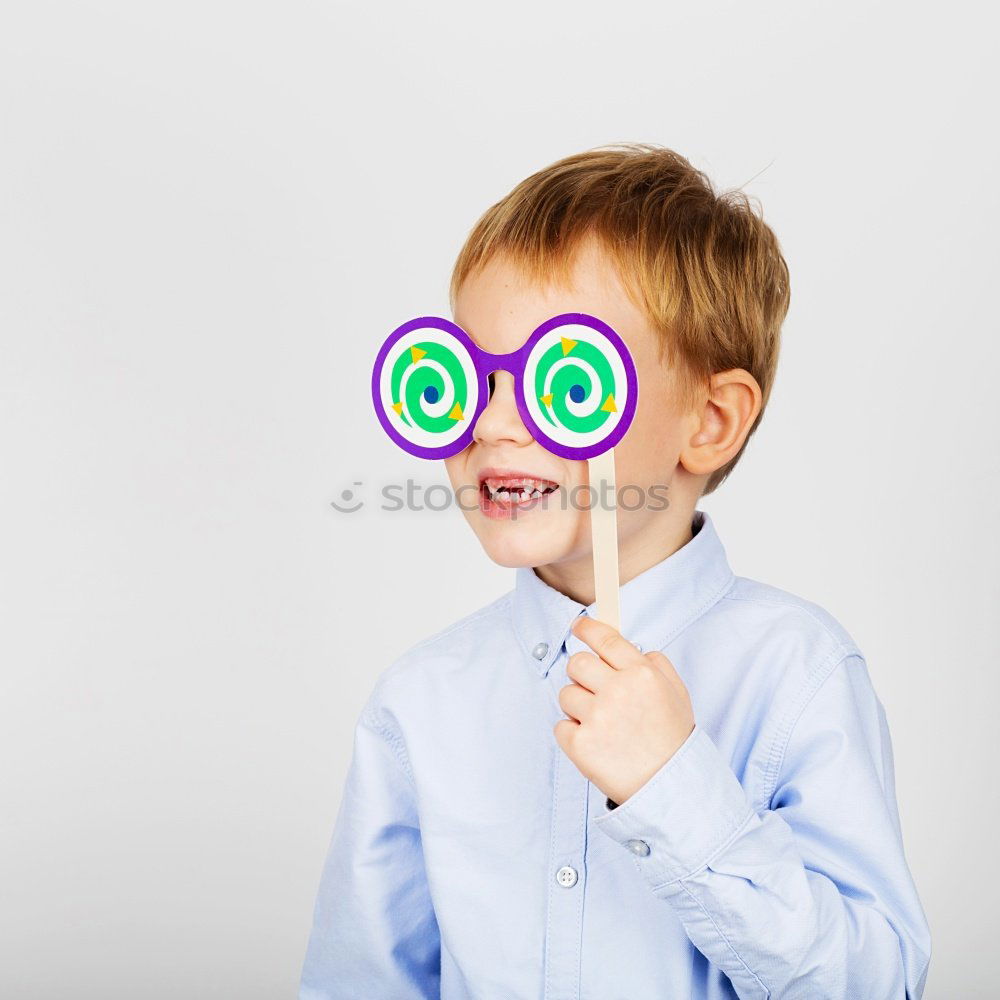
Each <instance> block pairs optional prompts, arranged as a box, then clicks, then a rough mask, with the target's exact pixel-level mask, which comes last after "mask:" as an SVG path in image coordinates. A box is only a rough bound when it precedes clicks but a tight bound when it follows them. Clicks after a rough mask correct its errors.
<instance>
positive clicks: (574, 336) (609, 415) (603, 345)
mask: <svg viewBox="0 0 1000 1000" xmlns="http://www.w3.org/2000/svg"><path fill="white" fill-rule="evenodd" d="M628 391H629V390H628V384H627V378H626V374H625V367H624V364H623V362H622V357H621V354H620V353H619V351H618V349H617V348H616V347H615V346H614V344H612V343H611V342H610V340H609V339H608V338H607V337H605V336H604V335H603V334H602V333H601V332H600V331H599V330H597V329H594V328H592V327H590V326H584V325H582V324H566V325H563V326H560V327H557V328H555V329H553V330H551V331H550V332H549V333H547V334H546V335H545V336H544V337H542V338H541V339H540V340H539V341H538V343H537V344H535V346H534V347H533V349H532V350H531V353H530V355H529V357H528V359H527V362H526V364H525V374H524V396H525V404H526V405H527V407H528V410H529V411H530V413H531V415H532V417H533V419H534V421H535V423H536V424H537V425H538V427H539V429H540V430H541V431H542V432H543V434H545V435H547V436H548V437H549V438H551V439H552V440H553V441H555V442H556V443H557V444H560V445H562V446H564V447H567V448H581V449H584V448H586V449H592V448H594V447H596V446H598V445H599V444H600V442H601V441H603V440H604V439H605V438H607V437H608V436H609V435H611V433H612V432H613V431H614V430H615V428H616V427H617V426H618V424H619V421H620V420H621V415H622V412H623V410H624V407H625V404H626V402H627V395H628Z"/></svg>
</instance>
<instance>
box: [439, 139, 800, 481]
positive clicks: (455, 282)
mask: <svg viewBox="0 0 1000 1000" xmlns="http://www.w3.org/2000/svg"><path fill="white" fill-rule="evenodd" d="M754 200H755V199H754ZM758 207H759V203H758ZM588 235H594V236H597V237H598V238H599V239H600V241H601V243H602V244H603V246H604V247H605V249H606V250H607V251H608V252H609V254H610V255H611V258H612V260H613V261H614V262H615V264H616V265H617V268H618V271H619V274H620V276H621V279H622V283H623V285H624V287H625V288H626V290H627V291H628V294H629V295H630V296H631V297H632V299H633V301H634V302H635V303H636V304H637V305H638V306H639V308H641V309H642V310H643V312H644V313H645V314H646V316H647V317H648V319H649V321H650V323H651V325H652V327H653V329H654V330H655V331H656V332H657V333H658V334H659V335H660V338H661V356H662V355H663V353H664V351H665V354H666V358H667V360H668V361H669V363H670V364H671V365H672V366H674V367H675V368H676V370H677V372H678V374H679V375H680V381H681V383H682V394H683V395H685V396H686V397H687V398H686V400H685V402H691V401H693V400H694V398H696V397H695V393H696V391H697V387H698V386H699V385H701V386H704V384H705V382H706V381H707V379H708V377H709V376H710V375H712V374H713V373H715V372H720V371H726V370H728V369H731V368H743V369H745V370H746V371H748V372H750V374H751V375H753V377H754V378H755V379H756V380H757V382H758V384H759V385H760V388H761V393H762V397H763V398H762V403H761V409H760V413H759V414H758V416H757V419H756V420H755V421H754V423H753V425H752V426H751V428H750V432H749V434H748V435H747V441H749V439H750V436H751V435H752V434H753V432H754V431H755V430H756V429H757V427H758V425H759V424H760V421H761V418H762V417H763V415H764V407H765V406H766V404H767V400H768V397H769V395H770V391H771V386H772V384H773V382H774V375H775V370H776V367H777V362H778V349H779V343H780V333H781V324H782V321H783V320H784V318H785V314H786V313H787V311H788V303H789V281H788V267H787V265H786V264H785V259H784V257H783V256H782V254H781V248H780V246H779V244H778V240H777V238H776V237H775V235H774V233H773V232H772V231H771V229H770V227H769V226H767V225H766V224H765V223H764V220H763V216H762V214H758V213H757V212H755V211H754V209H753V205H752V202H751V199H750V197H748V196H747V195H746V194H745V193H744V192H742V191H740V190H733V191H725V192H718V193H717V192H716V191H715V190H714V189H713V187H712V183H711V181H710V180H709V178H708V177H707V176H706V175H705V174H704V173H702V172H701V171H699V170H697V169H695V167H694V166H692V165H691V163H690V162H689V161H688V160H686V159H685V158H684V157H683V156H680V155H679V154H677V153H675V152H673V151H672V150H670V149H666V148H664V147H662V146H656V145H652V144H649V143H615V144H612V145H606V146H598V147H596V148H594V149H590V150H586V151H585V152H582V153H576V154H574V155H572V156H567V157H564V158H563V159H561V160H558V161H556V162H555V163H553V164H551V165H550V166H548V167H545V168H544V169H543V170H539V171H537V172H536V173H534V174H531V176H529V177H526V178H525V179H524V180H523V181H521V182H520V183H519V184H518V185H517V186H516V187H515V188H514V189H513V190H512V191H511V192H510V193H509V194H507V195H506V196H505V197H504V198H502V199H501V200H500V201H498V202H497V203H496V204H494V205H492V206H491V207H490V208H488V209H487V210H486V212H484V213H483V215H482V216H481V218H480V219H479V221H478V222H477V223H476V224H475V226H474V227H473V228H472V230H471V232H470V233H469V235H468V237H467V239H466V241H465V244H464V245H463V247H462V249H461V251H460V253H459V255H458V259H457V260H456V262H455V267H454V270H453V272H452V276H451V284H450V289H449V298H450V302H451V306H452V310H453V311H454V306H455V300H456V296H457V293H458V291H459V289H460V288H461V285H462V282H464V281H465V279H466V278H467V277H468V276H469V275H470V274H471V273H472V272H473V271H474V270H476V269H477V268H478V267H480V266H481V265H484V264H486V263H487V262H488V261H489V260H490V259H491V258H493V257H494V256H497V255H500V256H504V257H506V258H508V259H509V260H511V261H512V262H514V263H516V264H519V265H520V266H521V267H522V268H523V269H524V271H525V272H526V273H527V275H528V276H529V277H530V278H531V279H532V280H533V281H536V282H546V281H551V280H553V279H555V280H559V281H562V282H563V283H564V284H565V283H566V282H567V281H568V278H569V276H570V274H571V271H572V265H573V255H574V251H575V250H576V249H577V248H578V246H579V244H580V243H581V241H582V240H583V239H584V238H585V237H587V236H588ZM745 446H746V442H744V448H745ZM744 448H741V449H740V451H739V452H738V453H737V454H736V456H735V457H734V458H732V459H731V460H730V461H729V462H728V463H727V464H726V465H725V466H723V467H722V468H720V469H717V470H716V471H715V472H714V473H712V475H711V476H710V477H709V479H708V481H707V483H706V484H705V489H704V493H706V494H707V493H711V492H712V490H714V489H715V488H716V487H717V486H718V485H719V484H720V483H721V482H722V481H723V480H724V479H725V478H726V476H728V475H729V473H730V472H731V471H732V469H733V467H734V466H735V465H736V463H737V461H738V460H739V458H740V456H741V455H742V454H743V450H744Z"/></svg>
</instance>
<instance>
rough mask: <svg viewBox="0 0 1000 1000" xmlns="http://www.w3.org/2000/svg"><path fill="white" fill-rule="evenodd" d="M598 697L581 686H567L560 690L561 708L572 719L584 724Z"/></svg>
mask: <svg viewBox="0 0 1000 1000" xmlns="http://www.w3.org/2000/svg"><path fill="white" fill-rule="evenodd" d="M596 697H597V696H596V695H595V694H594V692H593V691H588V690H587V689H586V688H583V687H580V685H579V684H567V685H566V686H565V687H564V688H560V689H559V707H560V708H561V709H562V710H563V711H564V712H565V713H566V714H567V715H568V716H569V717H570V718H572V719H576V720H577V721H578V722H583V721H584V719H585V718H586V717H587V715H588V714H589V712H590V709H591V707H592V705H593V702H594V699H595V698H596Z"/></svg>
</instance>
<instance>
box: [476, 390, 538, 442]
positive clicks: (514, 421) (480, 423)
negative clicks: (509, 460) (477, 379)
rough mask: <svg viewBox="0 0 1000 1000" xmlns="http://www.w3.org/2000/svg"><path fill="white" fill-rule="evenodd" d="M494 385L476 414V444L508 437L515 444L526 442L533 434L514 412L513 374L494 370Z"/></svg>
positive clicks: (505, 439) (515, 398)
mask: <svg viewBox="0 0 1000 1000" xmlns="http://www.w3.org/2000/svg"><path fill="white" fill-rule="evenodd" d="M493 382H494V388H493V392H492V393H491V394H490V401H489V403H487V404H486V409H484V410H483V412H482V413H481V414H480V415H479V419H478V420H477V421H476V426H475V428H474V429H473V432H472V434H473V438H474V440H475V441H476V442H477V443H478V444H498V443H500V442H502V441H507V442H510V443H512V444H515V445H525V444H529V443H530V442H531V441H532V440H533V438H532V437H531V434H530V433H529V432H528V428H527V427H525V426H524V421H523V420H522V419H521V414H520V413H518V412H517V397H516V396H515V395H514V376H513V375H511V374H510V372H495V373H494V375H493Z"/></svg>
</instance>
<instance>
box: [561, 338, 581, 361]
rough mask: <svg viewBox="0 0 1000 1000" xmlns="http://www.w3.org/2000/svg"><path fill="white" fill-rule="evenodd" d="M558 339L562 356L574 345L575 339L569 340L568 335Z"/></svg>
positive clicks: (575, 343)
mask: <svg viewBox="0 0 1000 1000" xmlns="http://www.w3.org/2000/svg"><path fill="white" fill-rule="evenodd" d="M559 339H560V340H561V341H562V349H563V357H565V356H566V355H567V354H569V352H570V351H572V350H573V348H574V347H576V345H577V341H575V340H570V339H569V338H568V337H560V338H559Z"/></svg>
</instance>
